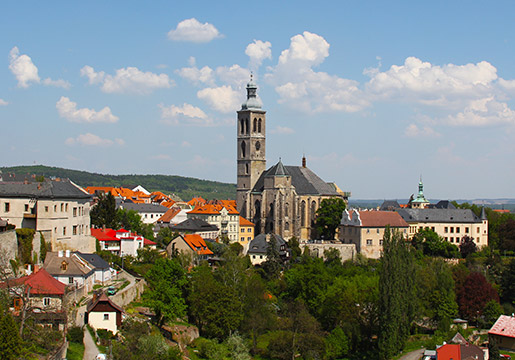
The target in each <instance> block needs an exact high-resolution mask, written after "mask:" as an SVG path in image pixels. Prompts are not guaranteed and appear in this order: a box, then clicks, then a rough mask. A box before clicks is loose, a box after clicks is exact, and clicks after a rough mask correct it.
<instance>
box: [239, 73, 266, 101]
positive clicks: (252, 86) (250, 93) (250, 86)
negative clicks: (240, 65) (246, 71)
mask: <svg viewBox="0 0 515 360" xmlns="http://www.w3.org/2000/svg"><path fill="white" fill-rule="evenodd" d="M261 106H262V104H261V101H260V100H259V98H258V97H257V85H256V83H255V82H254V77H253V75H252V74H250V81H249V82H248V83H247V101H245V102H244V103H243V104H241V109H242V110H248V109H261Z"/></svg>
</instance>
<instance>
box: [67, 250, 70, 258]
mask: <svg viewBox="0 0 515 360" xmlns="http://www.w3.org/2000/svg"><path fill="white" fill-rule="evenodd" d="M66 257H67V258H69V257H70V250H66Z"/></svg>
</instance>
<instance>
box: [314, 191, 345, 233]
mask: <svg viewBox="0 0 515 360" xmlns="http://www.w3.org/2000/svg"><path fill="white" fill-rule="evenodd" d="M345 206H346V205H345V201H343V199H341V198H331V199H324V200H322V202H321V203H320V207H319V208H318V210H317V213H316V214H317V217H316V221H315V228H316V230H317V233H318V234H320V235H321V236H322V237H323V238H324V239H326V240H333V239H334V234H335V233H336V228H337V227H338V225H339V224H340V221H341V220H342V213H343V210H345Z"/></svg>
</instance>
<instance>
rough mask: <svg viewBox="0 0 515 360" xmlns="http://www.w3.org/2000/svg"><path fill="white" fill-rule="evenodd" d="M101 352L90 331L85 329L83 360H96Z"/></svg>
mask: <svg viewBox="0 0 515 360" xmlns="http://www.w3.org/2000/svg"><path fill="white" fill-rule="evenodd" d="M98 353H99V351H98V348H97V344H95V341H94V340H93V338H92V337H91V334H90V333H89V331H88V329H84V357H83V358H82V359H83V360H95V358H96V357H97V355H98Z"/></svg>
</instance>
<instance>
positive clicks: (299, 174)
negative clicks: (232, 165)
mask: <svg viewBox="0 0 515 360" xmlns="http://www.w3.org/2000/svg"><path fill="white" fill-rule="evenodd" d="M280 165H282V163H281V162H279V163H278V164H276V165H274V166H272V167H271V168H270V169H268V170H266V171H265V172H263V173H262V174H261V176H260V177H259V179H258V181H257V182H256V185H254V188H253V189H252V192H257V193H261V192H263V189H264V187H265V177H267V176H274V175H273V172H274V171H275V172H278V171H284V172H285V173H286V174H288V175H290V176H291V183H292V185H293V186H294V187H295V191H296V192H297V194H298V195H328V196H340V194H339V193H338V192H336V190H335V189H334V186H332V185H331V184H328V183H326V182H325V181H324V180H322V179H321V178H319V177H318V176H317V175H316V174H315V173H314V172H313V171H311V170H309V169H308V168H307V167H302V166H283V168H284V170H280ZM276 176H279V175H276ZM282 176H285V175H282ZM286 176H287V175H286Z"/></svg>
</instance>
